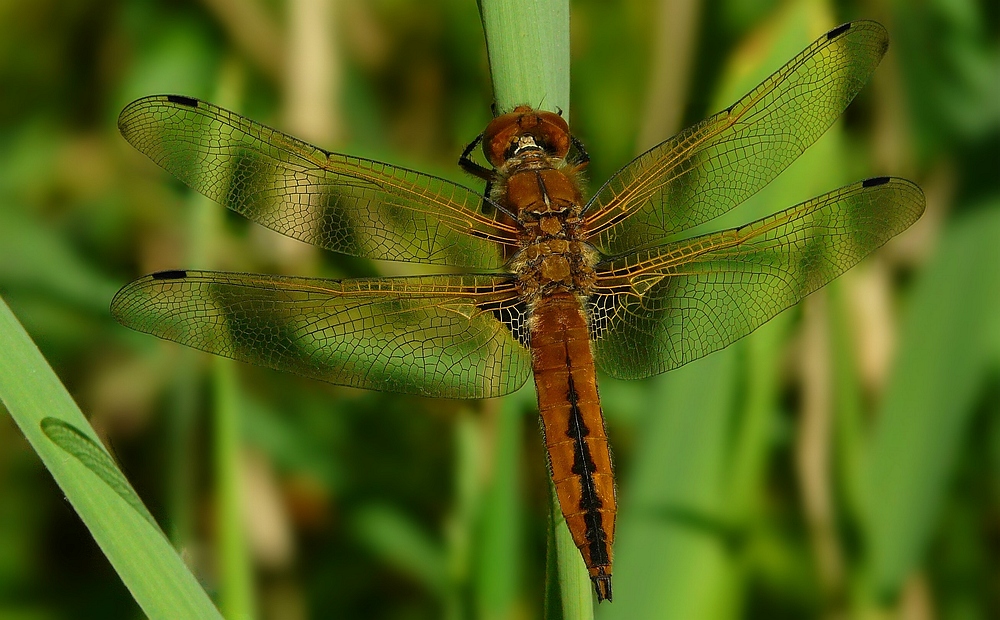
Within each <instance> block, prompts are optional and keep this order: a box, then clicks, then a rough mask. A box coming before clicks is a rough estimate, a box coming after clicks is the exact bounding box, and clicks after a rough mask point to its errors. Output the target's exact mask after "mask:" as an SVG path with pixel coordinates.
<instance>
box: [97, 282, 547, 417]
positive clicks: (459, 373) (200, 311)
mask: <svg viewBox="0 0 1000 620" xmlns="http://www.w3.org/2000/svg"><path fill="white" fill-rule="evenodd" d="M111 312H112V314H113V315H114V317H115V319H116V320H117V321H118V322H119V323H121V324H123V325H125V326H127V327H131V328H132V329H136V330H139V331H142V332H147V333H150V334H154V335H156V336H159V337H161V338H165V339H167V340H173V341H175V342H179V343H181V344H185V345H188V346H191V347H195V348H197V349H201V350H203V351H209V352H211V353H215V354H217V355H222V356H225V357H229V358H233V359H237V360H241V361H244V362H249V363H251V364H257V365H260V366H266V367H269V368H275V369H278V370H285V371H289V372H294V373H297V374H300V375H303V376H306V377H312V378H314V379H320V380H323V381H329V382H331V383H336V384H340V385H350V386H354V387H360V388H367V389H373V390H385V391H391V392H402V393H406V394H420V395H424V396H440V397H447V398H486V397H491V396H500V395H502V394H506V393H508V392H512V391H514V390H516V389H517V388H519V387H520V386H521V385H522V384H523V383H524V382H525V380H526V379H527V378H528V376H529V374H530V371H531V358H530V354H529V352H528V349H527V348H526V347H525V345H524V341H525V340H526V336H525V334H526V324H525V323H526V321H525V316H524V307H523V305H520V304H519V303H518V298H517V291H516V290H515V288H514V283H513V280H512V279H510V278H509V277H506V276H421V277H405V278H373V279H359V280H321V279H311V278H293V277H280V276H267V275H258V274H247V273H224V272H212V271H165V272H161V273H157V274H153V275H150V276H145V277H143V278H140V279H138V280H135V281H134V282H132V283H130V284H128V285H127V286H125V287H124V288H122V290H120V291H119V292H118V294H117V295H115V298H114V301H112V303H111Z"/></svg>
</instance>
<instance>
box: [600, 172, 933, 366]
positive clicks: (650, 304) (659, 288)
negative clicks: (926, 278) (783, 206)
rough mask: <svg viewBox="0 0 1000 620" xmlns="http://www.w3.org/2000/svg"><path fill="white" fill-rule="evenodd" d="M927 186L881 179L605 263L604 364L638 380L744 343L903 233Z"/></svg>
mask: <svg viewBox="0 0 1000 620" xmlns="http://www.w3.org/2000/svg"><path fill="white" fill-rule="evenodd" d="M923 209H924V196H923V193H922V192H921V191H920V188H919V187H917V186H916V185H914V184H913V183H911V182H909V181H906V180H903V179H895V178H893V179H890V178H888V177H880V178H877V179H869V180H867V181H864V182H860V183H855V184H853V185H848V186H846V187H843V188H841V189H838V190H836V191H833V192H831V193H829V194H826V195H823V196H820V197H818V198H814V199H812V200H810V201H808V202H804V203H802V204H800V205H798V206H795V207H792V208H790V209H787V210H785V211H782V212H780V213H777V214H775V215H772V216H770V217H767V218H765V219H762V220H758V221H756V222H754V223H752V224H748V225H746V226H742V227H740V228H734V229H731V230H726V231H723V232H718V233H713V234H709V235H704V236H700V237H695V238H693V239H689V240H686V241H681V242H677V243H671V244H667V245H663V246H661V247H658V248H653V249H650V250H646V251H643V252H640V253H639V254H637V255H633V256H630V257H628V258H623V259H619V260H615V261H613V262H609V263H606V264H604V265H599V266H598V285H597V291H596V293H595V294H594V295H593V296H592V298H591V300H590V313H591V317H592V325H593V330H594V336H595V339H596V340H595V356H596V360H597V363H598V365H599V366H600V367H601V368H602V369H604V370H605V371H607V372H608V373H609V374H611V375H612V376H615V377H618V378H623V379H638V378H641V377H647V376H651V375H654V374H658V373H661V372H665V371H667V370H671V369H673V368H676V367H678V366H681V365H682V364H686V363H688V362H690V361H692V360H695V359H697V358H699V357H702V356H703V355H707V354H708V353H711V352H712V351H716V350H718V349H721V348H723V347H725V346H727V345H729V344H730V343H732V342H734V341H735V340H737V339H739V338H742V337H743V336H745V335H747V334H749V333H750V332H752V331H753V330H755V329H757V328H758V327H759V326H760V325H762V324H763V323H765V322H766V321H767V320H769V319H770V318H771V317H773V316H774V315H776V314H777V313H779V312H780V311H782V310H784V309H785V308H787V307H789V306H791V305H793V304H795V303H796V302H798V301H799V300H800V299H802V298H803V297H805V296H806V295H808V294H809V293H811V292H813V291H815V290H816V289H818V288H819V287H821V286H823V285H825V284H826V283H828V282H829V281H830V280H832V279H833V278H835V277H837V276H838V275H840V274H841V273H843V272H844V271H846V270H847V269H849V268H850V267H851V266H853V265H855V264H856V263H857V262H858V261H860V260H861V259H862V258H864V257H865V256H866V255H867V254H869V253H870V252H872V251H873V250H875V249H876V248H878V247H879V246H881V245H882V244H883V243H885V242H886V241H888V240H889V239H890V238H891V237H892V236H894V235H896V234H898V233H899V232H901V231H903V230H905V229H906V228H907V227H908V226H909V225H910V224H912V223H913V222H915V221H916V220H917V218H919V217H920V214H921V213H922V212H923Z"/></svg>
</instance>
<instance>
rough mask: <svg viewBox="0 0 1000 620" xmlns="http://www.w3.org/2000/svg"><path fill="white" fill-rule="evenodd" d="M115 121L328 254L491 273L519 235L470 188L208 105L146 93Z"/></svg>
mask: <svg viewBox="0 0 1000 620" xmlns="http://www.w3.org/2000/svg"><path fill="white" fill-rule="evenodd" d="M118 127H119V129H120V130H121V133H122V135H123V136H125V139H126V140H128V141H129V142H130V143H131V144H132V145H133V146H135V147H136V148H137V149H139V150H140V151H142V152H143V153H145V154H146V155H147V156H149V158H150V159H152V160H153V161H155V162H156V163H157V164H159V165H160V166H162V167H163V168H165V169H166V170H168V171H169V172H171V173H172V174H174V175H175V176H176V177H177V178H179V179H180V180H182V181H183V182H184V183H186V184H187V185H189V186H191V187H192V188H194V189H195V190H197V191H199V192H201V193H202V194H204V195H206V196H208V197H209V198H211V199H212V200H215V201H216V202H219V203H221V204H223V205H225V206H226V207H228V208H230V209H232V210H233V211H236V212H237V213H240V214H241V215H244V216H246V217H247V218H249V219H251V220H253V221H255V222H257V223H259V224H262V225H264V226H266V227H268V228H271V229H273V230H276V231H278V232H280V233H283V234H285V235H288V236H290V237H294V238H296V239H300V240H302V241H306V242H308V243H312V244H315V245H318V246H320V247H323V248H326V249H328V250H334V251H336V252H343V253H346V254H351V255H354V256H362V257H367V258H375V259H385V260H406V261H416V262H424V263H433V264H439V265H455V266H459V267H469V268H480V269H495V268H498V267H501V266H502V264H503V249H502V248H501V247H499V245H498V243H499V244H507V245H516V243H517V242H516V231H515V230H514V229H513V228H512V227H510V226H508V225H505V224H503V223H501V222H499V221H498V220H497V219H496V217H499V216H496V217H494V216H486V215H483V214H482V213H481V212H480V211H481V205H482V202H483V197H482V195H481V194H477V193H476V192H474V191H472V190H470V189H468V188H465V187H462V186H460V185H456V184H454V183H451V182H449V181H446V180H444V179H439V178H437V177H432V176H430V175H426V174H422V173H419V172H414V171H412V170H406V169H403V168H397V167H394V166H390V165H388V164H383V163H380V162H376V161H370V160H367V159H360V158H357V157H349V156H346V155H338V154H336V153H329V152H327V151H325V150H323V149H320V148H317V147H315V146H312V145H310V144H307V143H305V142H302V141H301V140H297V139H295V138H293V137H291V136H288V135H285V134H283V133H281V132H278V131H275V130H273V129H270V128H268V127H265V126H264V125H261V124H259V123H255V122H253V121H251V120H249V119H247V118H244V117H242V116H240V115H238V114H235V113H233V112H230V111H228V110H224V109H222V108H219V107H217V106H214V105H211V104H209V103H205V102H204V101H199V100H197V99H191V98H189V97H180V96H173V95H157V96H153V97H145V98H143V99H139V100H137V101H134V102H132V103H131V104H129V106H128V107H126V108H125V109H124V110H123V111H122V113H121V116H120V117H119V119H118ZM490 211H491V212H492V213H494V214H496V213H498V212H497V211H496V210H495V209H491V210H490Z"/></svg>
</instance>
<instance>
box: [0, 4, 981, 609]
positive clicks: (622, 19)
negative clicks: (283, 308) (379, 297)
mask: <svg viewBox="0 0 1000 620" xmlns="http://www.w3.org/2000/svg"><path fill="white" fill-rule="evenodd" d="M571 15H572V102H573V105H572V126H573V128H574V132H575V133H576V134H577V135H578V137H580V139H581V140H582V141H583V142H584V143H585V144H586V145H587V148H588V150H589V151H590V153H591V156H592V164H591V168H590V171H589V176H590V178H591V179H592V185H594V186H596V185H597V184H599V183H601V182H603V180H604V179H606V178H607V177H608V176H609V175H610V174H611V173H613V172H614V170H616V169H617V168H618V167H620V166H622V165H624V164H625V163H627V162H628V161H629V160H630V159H631V158H632V157H634V156H635V155H636V154H638V153H639V152H640V151H642V150H644V149H645V148H648V147H649V146H651V145H653V144H655V143H657V142H659V141H661V140H662V139H665V138H666V137H668V136H670V135H671V134H673V133H675V132H676V131H678V130H679V129H681V128H682V127H684V126H686V125H688V124H690V123H693V122H696V121H698V120H700V119H701V118H704V117H705V116H708V115H709V114H711V113H713V112H715V111H717V110H719V109H722V108H724V107H725V106H727V105H729V104H730V103H732V102H733V101H734V100H735V99H736V98H738V97H739V96H741V95H742V94H743V93H745V92H746V91H748V90H749V89H750V88H751V87H752V86H754V85H755V84H756V83H757V82H758V81H759V80H760V79H762V78H763V77H765V76H766V75H767V74H768V73H770V72H771V71H773V70H775V69H777V68H778V67H779V66H780V65H781V64H783V63H784V62H785V61H787V60H788V59H790V58H791V57H792V56H794V55H795V54H796V53H798V52H799V51H800V50H801V49H802V48H803V47H805V46H806V45H807V44H808V43H810V42H811V41H812V40H813V39H815V38H816V37H818V36H819V35H821V34H822V33H823V32H825V31H826V30H827V29H829V28H830V27H832V26H834V25H836V24H839V23H841V22H844V21H847V20H850V19H858V18H871V19H876V20H878V21H881V22H882V23H883V24H885V25H886V26H887V28H888V29H889V32H890V36H891V40H892V43H891V46H890V50H889V53H888V55H887V57H886V58H885V60H884V61H883V62H882V65H881V67H880V69H879V70H878V71H877V72H876V74H875V77H874V79H873V80H872V83H871V84H869V85H868V87H867V88H866V89H865V90H863V91H862V92H861V94H860V96H859V97H858V99H857V100H856V101H855V103H854V104H853V105H852V106H851V108H850V109H849V110H848V111H847V113H846V114H845V116H844V118H843V119H842V121H841V122H839V123H838V124H837V125H835V126H834V128H833V129H831V130H830V132H828V134H827V135H826V136H824V138H822V139H821V140H820V142H819V143H817V144H816V145H815V146H814V147H813V148H812V149H811V150H810V151H808V152H807V153H806V155H805V156H803V157H802V158H801V159H800V160H799V161H798V162H797V163H796V164H794V165H793V167H792V168H790V169H789V170H788V171H787V172H786V173H785V174H783V175H782V176H781V177H779V179H778V180H777V181H776V182H775V183H773V184H772V185H771V186H769V187H768V188H767V189H766V190H765V191H764V192H762V193H761V194H759V195H758V196H755V197H754V198H753V199H752V200H751V201H748V203H747V204H746V205H744V206H743V207H741V208H740V209H737V210H736V211H735V212H734V213H732V214H730V216H731V217H730V216H727V217H726V218H725V221H720V222H719V225H720V226H722V225H730V224H738V223H742V222H746V221H749V220H751V219H754V218H757V217H760V216H762V215H765V214H768V213H772V212H774V211H777V210H779V209H781V208H784V207H786V206H790V205H792V204H795V203H797V202H800V201H802V200H805V199H807V198H809V197H812V196H814V195H816V194H819V193H822V192H825V191H828V190H830V189H834V188H836V187H838V186H840V185H842V184H845V183H847V182H850V181H853V180H857V179H861V178H865V177H868V176H874V175H883V174H891V175H894V176H903V177H906V178H910V179H912V180H914V181H916V182H918V183H919V184H920V185H921V186H922V187H923V189H924V191H925V193H926V195H927V211H926V213H925V215H924V217H923V218H922V220H921V221H919V222H918V223H917V224H916V225H915V226H913V228H912V229H910V230H908V231H907V232H906V233H904V234H903V235H901V236H900V237H899V238H897V239H894V240H893V241H892V242H890V243H889V244H888V245H887V246H885V247H884V248H883V249H882V250H880V251H879V252H878V253H877V254H876V255H874V256H873V257H871V258H869V259H868V260H866V261H865V262H864V263H863V264H862V265H860V266H858V267H857V268H855V269H854V270H852V271H851V272H849V273H848V274H846V275H845V276H844V277H842V278H841V279H840V280H838V281H836V282H835V283H834V284H833V285H831V286H829V287H827V288H826V289H824V290H823V291H821V292H819V293H817V294H814V295H812V296H811V297H809V298H808V299H807V300H806V301H805V302H804V303H803V304H801V305H800V306H799V307H798V308H795V309H792V310H789V311H787V312H785V313H783V314H782V315H780V316H779V317H778V318H777V319H775V320H774V321H772V322H771V323H769V324H768V325H767V326H766V327H764V328H762V329H761V330H759V331H758V332H756V333H754V334H753V335H752V336H750V337H749V338H747V339H745V340H743V341H741V342H739V343H737V344H736V345H734V346H732V347H730V348H728V349H726V350H724V351H722V352H719V353H716V354H713V355H710V356H708V357H707V358H704V359H702V360H699V361H697V362H695V363H692V364H690V365H688V366H686V367H684V368H681V369H679V370H677V371H675V372H673V373H670V374H667V375H663V376H660V377H656V378H653V379H650V380H646V381H640V382H632V383H624V382H616V381H613V380H611V379H609V378H605V377H602V378H601V379H600V386H601V394H602V399H603V403H604V409H605V412H606V415H607V418H608V426H609V434H610V436H611V440H612V445H613V448H614V452H615V457H616V464H617V470H618V476H619V501H620V510H621V512H620V515H619V520H618V530H617V531H618V541H617V544H616V549H615V552H616V557H615V602H614V603H613V604H610V605H607V604H604V605H601V606H600V608H599V609H598V610H597V613H596V615H597V617H598V618H682V619H701V618H834V617H851V618H855V617H857V618H907V619H910V618H912V619H931V618H949V619H950V618H955V619H963V620H964V619H970V620H971V619H976V618H984V619H985V618H997V617H1000V34H998V33H1000V5H998V4H997V3H996V2H992V1H990V0H980V1H978V2H977V1H975V0H924V1H923V2H919V3H909V2H904V1H902V0H896V1H895V2H893V1H887V0H881V1H880V0H876V1H868V2H860V1H848V0H842V1H836V2H835V1H827V2H823V1H820V0H789V1H778V0H753V1H746V0H714V1H713V0H709V1H705V2H697V1H693V0H691V1H685V0H661V1H660V2H652V1H649V2H640V1H638V0H629V1H627V2H615V3H608V2H602V1H599V0H580V1H575V2H572V3H571ZM152 93H181V94H186V95H191V96H196V97H200V98H204V99H208V100H211V101H215V102H217V103H220V104H222V105H225V106H227V107H230V108H233V109H236V110H238V111H240V112H242V113H243V114H246V115H248V116H250V117H252V118H254V119H255V120H258V121H261V122H264V123H267V124H269V125H272V126H275V127H278V128H281V129H283V130H285V131H287V132H289V133H292V134H294V135H296V136H299V137H302V138H304V139H307V140H310V141H313V142H315V143H318V144H320V145H322V146H324V147H326V148H329V149H332V150H336V151H340V152H345V153H351V154H355V155H362V156H367V157H372V158H376V159H382V160H385V161H389V162H392V163H395V164H400V165H404V166H407V167H411V168H416V169H419V170H422V171H425V172H429V173H432V174H438V175H441V176H446V177H449V178H452V179H455V180H458V181H460V182H464V183H466V184H469V185H472V186H477V185H476V182H475V181H474V180H472V179H469V178H466V177H463V176H462V175H461V174H460V172H459V170H458V168H457V166H456V165H455V162H456V160H457V157H458V154H459V153H460V152H461V149H462V147H463V146H464V145H465V144H466V143H467V142H468V141H470V140H471V139H472V138H473V137H475V135H476V134H477V133H478V132H480V131H482V128H483V127H484V126H485V124H486V123H487V122H488V120H489V119H490V117H491V113H490V102H491V99H492V96H491V89H490V78H489V70H488V63H487V59H486V51H485V44H484V41H483V34H482V27H481V25H480V22H479V17H478V11H477V7H476V4H475V3H474V2H471V1H470V0H465V1H459V0H438V1H436V2H430V1H427V0H377V1H373V2H365V1H363V0H286V1H284V2H281V1H279V0H244V1H243V2H238V1H236V0H203V1H201V2H168V1H165V0H141V1H135V2H114V1H110V2H109V1H107V0H62V1H56V0H39V1H36V2H17V1H16V0H14V1H11V0H8V1H5V2H0V295H2V296H3V298H4V299H5V300H6V301H7V302H8V303H9V304H10V305H11V307H12V308H13V309H14V312H15V313H16V314H17V316H18V317H19V319H20V320H21V321H22V322H23V323H24V325H25V327H26V328H27V329H28V331H29V332H30V333H31V335H32V337H33V338H34V339H35V340H36V342H37V343H38V344H39V346H40V347H41V349H42V351H43V353H44V354H45V355H46V357H47V358H48V359H49V360H50V361H51V363H52V364H53V365H54V366H55V369H56V371H57V373H58V374H59V376H60V377H61V378H62V380H63V381H64V382H65V383H66V385H67V386H68V387H69V389H70V391H71V392H72V394H73V395H74V397H75V398H76V400H77V401H78V403H79V404H80V406H81V408H82V409H83V410H84V412H85V413H86V414H87V415H89V416H90V418H91V421H92V423H93V425H94V426H95V428H96V429H97V430H98V432H99V433H100V434H101V436H102V437H104V438H105V441H106V443H107V444H108V445H109V447H110V448H111V450H112V451H113V453H114V454H115V456H116V457H117V459H118V460H119V462H120V464H121V466H122V468H123V470H124V471H125V473H126V474H127V475H128V477H129V478H130V480H131V481H132V482H133V484H134V485H135V487H136V489H137V490H138V492H139V494H140V495H141V496H142V498H143V499H144V500H145V501H146V503H147V505H148V506H149V507H150V509H151V511H152V512H153V514H154V515H155V516H156V517H157V519H158V520H159V522H160V523H161V524H162V525H163V527H164V529H165V530H166V531H167V532H168V534H169V535H170V536H171V538H172V540H173V541H174V542H175V543H176V545H177V546H178V548H179V549H181V551H182V553H183V556H184V558H185V560H186V561H187V562H188V564H189V565H190V566H191V567H192V569H193V570H194V572H195V574H196V575H197V576H198V578H199V579H200V580H201V582H202V583H203V584H204V586H205V587H206V589H207V590H208V591H209V592H210V593H212V594H213V595H214V594H217V593H218V589H219V584H220V582H223V581H224V580H225V576H224V575H222V574H221V573H222V572H223V571H225V570H233V567H232V566H231V565H229V564H227V563H226V562H223V561H220V558H219V556H218V553H217V549H218V541H219V539H220V536H219V535H218V534H219V531H218V530H219V528H218V527H217V526H216V525H215V523H216V520H215V514H216V512H217V511H218V510H219V500H218V499H217V497H218V495H217V485H216V484H215V480H216V478H217V477H218V471H219V466H218V465H217V461H218V454H219V450H220V449H219V447H218V444H219V437H218V435H219V433H218V432H216V431H217V429H216V422H215V421H214V413H215V408H216V406H217V404H218V403H219V402H220V400H222V398H221V397H220V394H231V393H235V394H236V396H235V398H236V399H237V401H236V402H237V408H238V409H239V410H240V414H241V415H240V417H239V424H240V433H241V436H242V439H243V443H242V447H241V448H240V450H239V454H238V456H237V459H236V464H237V467H238V479H239V481H240V485H241V488H242V490H243V496H244V501H243V504H242V505H241V507H240V508H241V509H240V512H241V514H242V520H241V526H242V528H243V529H244V531H245V532H246V536H247V541H248V548H249V558H250V560H249V563H250V565H249V566H247V567H245V569H246V570H248V571H249V572H250V575H251V580H252V584H253V588H254V597H255V600H256V601H257V609H258V615H259V617H261V618H274V619H298V618H331V617H349V618H354V617H358V618H376V617H377V618H438V617H450V618H465V617H476V618H538V617H541V616H542V609H543V604H542V601H543V596H544V573H545V553H546V549H545V540H546V529H547V519H548V506H549V498H548V482H547V479H546V476H547V474H546V470H545V464H544V454H543V449H542V445H541V441H540V436H539V431H538V429H537V424H536V420H535V419H534V416H535V413H534V393H533V388H532V387H531V386H530V385H529V386H528V387H527V388H526V389H524V390H522V391H521V392H519V393H518V394H515V395H513V396H511V397H508V398H506V399H498V400H493V401H486V402H457V401H444V400H427V399H415V398H408V397H401V396H395V395H391V394H381V393H374V392H364V391H359V390H351V389H345V388H339V387H335V386H330V385H325V384H320V383H317V382H313V381H309V380H305V379H300V378H297V377H294V376H290V375H285V374H282V373H278V372H272V371H268V370H262V369H257V368H251V367H247V366H243V365H238V364H229V363H223V362H219V361H215V360H213V359H212V358H211V357H210V356H206V355H202V354H200V353H198V352H194V351H190V350H186V349H184V348H183V347H180V346H178V345H174V344H172V343H166V342H161V341H159V340H157V339H155V338H153V337H151V336H145V335H142V334H137V333H133V332H130V331H128V330H126V329H125V328H122V327H120V326H118V325H117V324H116V323H114V322H113V321H112V320H111V318H110V315H109V313H108V304H109V302H110V300H111V297H112V296H113V295H114V292H115V291H116V290H117V289H118V288H119V287H120V286H122V285H123V284H125V283H126V282H127V281H129V280H131V279H132V278H134V277H136V276H139V275H141V274H145V273H148V272H151V271H155V270H160V269H169V268H205V267H211V268H223V269H234V270H242V271H262V272H268V273H286V274H297V275H324V276H330V277H345V276H356V275H370V274H373V273H383V274H399V273H404V272H406V269H407V268H406V267H404V266H400V265H392V264H377V265H376V264H372V263H370V262H366V261H360V260H356V259H348V258H344V257H340V256H335V255H330V254H327V253H323V252H320V251H317V250H314V249H312V248H309V247H308V246H304V245H303V244H301V243H298V242H295V241H291V240H288V239H284V238H282V237H280V236H278V235H276V234H273V233H271V232H269V231H266V230H264V229H262V228H260V227H257V226H253V225H250V224H248V223H247V222H245V221H242V220H241V219H240V218H239V217H238V216H235V215H233V214H231V213H228V212H226V211H225V210H224V209H223V208H221V207H218V206H217V205H214V204H212V203H208V202H207V201H205V200H203V199H201V198H199V197H197V196H194V195H192V193H191V192H190V191H189V190H187V188H185V187H184V186H183V185H182V184H180V183H179V182H177V181H175V180H173V179H172V178H170V177H169V176H168V175H167V174H166V173H164V172H162V171H161V170H159V169H158V168H157V167H156V166H155V165H154V164H152V163H150V162H149V161H147V160H146V159H145V158H144V157H143V156H142V155H140V154H139V153H137V152H135V151H134V150H133V149H132V148H131V147H130V146H129V145H128V144H127V143H125V141H124V140H123V139H122V138H121V137H120V136H119V135H118V133H117V130H116V127H115V119H116V117H117V114H118V112H119V111H120V110H121V109H122V107H123V106H124V105H125V104H127V103H128V102H129V101H131V100H133V99H135V98H138V97H140V96H142V95H146V94H152ZM2 354H3V353H2V343H0V355H2ZM140 616H141V614H140V612H139V611H138V608H137V607H136V605H135V604H134V602H132V600H131V598H130V596H129V594H128V592H127V590H126V589H125V588H124V586H123V585H122V584H121V582H120V581H119V579H118V578H117V576H116V575H115V574H114V572H113V570H112V569H111V567H110V565H109V564H108V562H107V561H106V560H105V559H104V558H103V556H102V555H101V553H100V550H99V549H98V548H97V546H96V545H95V544H94V543H93V542H92V539H91V537H90V535H89V534H88V532H87V530H86V529H85V528H84V527H83V526H82V524H81V523H80V521H79V520H78V518H77V517H76V515H75V514H74V512H73V511H72V509H71V507H70V506H69V505H68V503H66V502H65V501H64V500H63V498H62V496H61V494H60V492H59V490H58V488H57V487H56V486H55V484H54V483H53V481H52V479H51V478H50V476H49V475H48V474H47V472H46V471H45V470H44V468H43V467H42V465H41V462H40V461H39V460H38V458H37V457H36V456H35V455H34V453H33V452H32V451H31V449H30V447H29V446H28V445H27V443H26V442H25V441H24V439H23V437H22V436H21V435H20V433H19V432H18V431H17V428H16V427H15V426H14V424H13V423H12V421H11V420H10V418H9V417H8V416H0V618H4V619H7V618H32V619H34V618H39V619H42V618H132V617H140Z"/></svg>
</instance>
